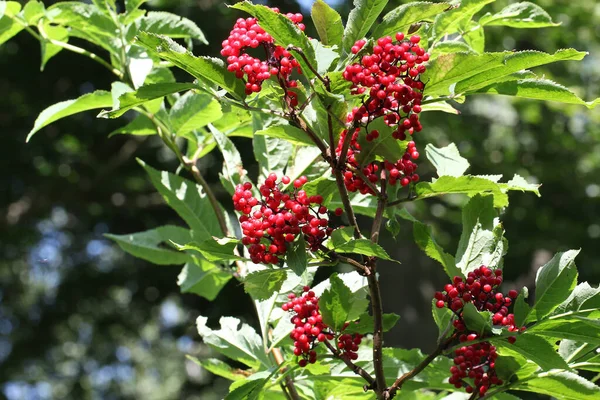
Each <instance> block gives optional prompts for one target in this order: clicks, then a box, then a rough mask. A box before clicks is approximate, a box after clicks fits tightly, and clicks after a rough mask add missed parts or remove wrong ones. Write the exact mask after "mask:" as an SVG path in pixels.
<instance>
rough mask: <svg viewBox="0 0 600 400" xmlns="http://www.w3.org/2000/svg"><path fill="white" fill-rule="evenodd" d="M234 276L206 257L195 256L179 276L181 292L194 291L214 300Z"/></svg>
mask: <svg viewBox="0 0 600 400" xmlns="http://www.w3.org/2000/svg"><path fill="white" fill-rule="evenodd" d="M232 277H233V275H232V273H231V272H229V271H226V270H224V269H222V268H220V267H219V266H217V265H215V264H213V263H210V262H208V261H206V260H204V259H201V258H198V257H193V260H192V261H191V262H188V263H186V264H185V265H184V266H183V269H182V270H181V272H180V273H179V275H178V276H177V285H179V288H180V290H181V293H194V294H197V295H199V296H202V297H204V298H205V299H207V300H210V301H213V300H214V299H215V298H216V297H217V295H218V294H219V292H220V291H221V289H223V287H224V286H225V285H226V284H227V282H229V280H230V279H231V278H232Z"/></svg>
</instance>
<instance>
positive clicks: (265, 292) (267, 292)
mask: <svg viewBox="0 0 600 400" xmlns="http://www.w3.org/2000/svg"><path fill="white" fill-rule="evenodd" d="M286 278H287V273H286V270H284V269H264V270H261V271H258V272H253V273H251V274H248V275H246V277H245V278H244V290H246V293H248V294H249V295H250V296H252V298H253V299H255V300H266V299H268V298H270V297H271V296H272V295H273V293H275V292H278V291H279V290H280V289H281V285H283V282H284V281H285V280H286Z"/></svg>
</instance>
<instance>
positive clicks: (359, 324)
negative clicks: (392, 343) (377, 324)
mask: <svg viewBox="0 0 600 400" xmlns="http://www.w3.org/2000/svg"><path fill="white" fill-rule="evenodd" d="M399 319H400V316H399V315H397V314H383V318H382V327H383V331H384V332H387V331H389V330H390V329H392V328H393V327H394V326H395V325H396V323H397V322H398V320H399ZM344 333H360V334H361V335H366V334H368V333H373V316H371V315H369V314H368V313H365V314H363V315H361V316H360V318H359V319H358V320H356V321H354V322H350V324H349V325H348V327H347V328H346V329H344Z"/></svg>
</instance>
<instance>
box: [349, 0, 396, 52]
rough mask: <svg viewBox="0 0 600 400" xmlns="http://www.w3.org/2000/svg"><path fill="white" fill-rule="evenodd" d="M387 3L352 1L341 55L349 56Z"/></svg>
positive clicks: (381, 1) (374, 0) (384, 0)
mask: <svg viewBox="0 0 600 400" xmlns="http://www.w3.org/2000/svg"><path fill="white" fill-rule="evenodd" d="M387 3H388V0H354V8H353V9H352V11H350V14H349V15H348V22H347V23H346V28H345V29H344V37H343V39H342V51H343V54H349V53H350V48H351V47H352V46H354V43H356V41H357V40H359V39H362V38H363V37H365V35H366V34H367V32H369V29H371V26H373V23H374V22H375V20H376V19H377V17H379V14H381V12H382V11H383V9H384V8H385V6H386V5H387Z"/></svg>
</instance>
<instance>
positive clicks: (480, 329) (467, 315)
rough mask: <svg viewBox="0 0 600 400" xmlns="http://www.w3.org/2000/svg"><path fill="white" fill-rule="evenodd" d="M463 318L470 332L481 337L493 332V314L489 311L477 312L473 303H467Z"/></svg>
mask: <svg viewBox="0 0 600 400" xmlns="http://www.w3.org/2000/svg"><path fill="white" fill-rule="evenodd" d="M462 316H463V319H464V321H465V325H466V326H467V328H468V329H469V331H473V332H475V333H476V334H477V335H478V336H479V337H483V336H484V334H485V333H486V332H491V330H492V314H491V313H490V312H489V311H477V309H476V308H475V306H474V305H473V303H466V304H465V306H464V307H463V311H462Z"/></svg>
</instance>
